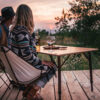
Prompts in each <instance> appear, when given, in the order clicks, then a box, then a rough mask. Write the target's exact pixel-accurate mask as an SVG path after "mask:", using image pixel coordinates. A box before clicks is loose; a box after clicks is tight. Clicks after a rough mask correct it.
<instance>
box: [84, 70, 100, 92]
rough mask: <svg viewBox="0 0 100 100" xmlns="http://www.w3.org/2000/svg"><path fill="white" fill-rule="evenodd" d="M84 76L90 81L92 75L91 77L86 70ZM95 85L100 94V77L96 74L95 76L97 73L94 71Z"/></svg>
mask: <svg viewBox="0 0 100 100" xmlns="http://www.w3.org/2000/svg"><path fill="white" fill-rule="evenodd" d="M83 72H84V74H85V75H86V76H87V78H88V79H90V75H89V71H88V70H85V71H83ZM93 84H94V86H95V87H96V88H97V89H98V90H99V92H100V77H98V76H97V75H96V74H95V71H93Z"/></svg>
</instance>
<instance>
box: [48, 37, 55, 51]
mask: <svg viewBox="0 0 100 100" xmlns="http://www.w3.org/2000/svg"><path fill="white" fill-rule="evenodd" d="M54 43H55V36H47V44H48V46H49V47H50V51H52V48H53V44H54Z"/></svg>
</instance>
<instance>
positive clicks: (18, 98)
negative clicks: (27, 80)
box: [17, 91, 23, 100]
mask: <svg viewBox="0 0 100 100" xmlns="http://www.w3.org/2000/svg"><path fill="white" fill-rule="evenodd" d="M22 94H23V91H20V92H19V94H18V97H17V100H22V98H23V96H22Z"/></svg>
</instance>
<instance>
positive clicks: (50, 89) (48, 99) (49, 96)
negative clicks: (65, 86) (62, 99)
mask: <svg viewBox="0 0 100 100" xmlns="http://www.w3.org/2000/svg"><path fill="white" fill-rule="evenodd" d="M41 96H42V97H43V100H55V97H54V86H53V79H51V80H50V81H49V82H48V83H47V84H46V86H45V88H42V89H41Z"/></svg>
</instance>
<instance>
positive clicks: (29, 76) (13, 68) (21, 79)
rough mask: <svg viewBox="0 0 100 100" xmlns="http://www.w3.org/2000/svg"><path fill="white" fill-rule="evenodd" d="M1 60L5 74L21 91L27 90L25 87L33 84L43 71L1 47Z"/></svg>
mask: <svg viewBox="0 0 100 100" xmlns="http://www.w3.org/2000/svg"><path fill="white" fill-rule="evenodd" d="M0 59H1V61H2V63H3V65H4V67H5V72H6V73H8V74H9V76H10V77H11V78H12V80H13V82H14V83H16V84H18V87H19V89H21V90H24V89H25V85H28V84H31V83H32V82H34V81H35V80H37V79H38V78H39V77H40V76H41V70H38V69H36V68H35V67H33V66H32V65H30V64H29V63H27V62H26V61H24V60H23V59H22V58H20V57H18V56H17V55H16V54H15V53H14V52H12V51H11V50H10V49H9V48H7V47H0ZM10 81H11V80H10Z"/></svg>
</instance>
